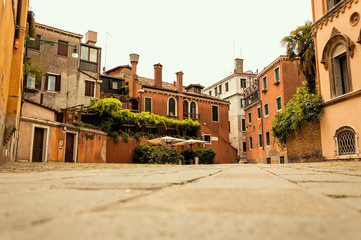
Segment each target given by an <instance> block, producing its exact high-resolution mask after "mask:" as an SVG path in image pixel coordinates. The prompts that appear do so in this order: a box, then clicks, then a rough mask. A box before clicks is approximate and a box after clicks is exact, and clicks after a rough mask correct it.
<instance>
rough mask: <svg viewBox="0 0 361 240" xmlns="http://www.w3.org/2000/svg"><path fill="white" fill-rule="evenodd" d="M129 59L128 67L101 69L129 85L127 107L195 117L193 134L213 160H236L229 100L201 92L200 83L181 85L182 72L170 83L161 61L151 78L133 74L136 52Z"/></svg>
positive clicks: (167, 114)
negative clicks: (197, 129)
mask: <svg viewBox="0 0 361 240" xmlns="http://www.w3.org/2000/svg"><path fill="white" fill-rule="evenodd" d="M130 61H131V64H132V66H131V68H130V69H129V66H120V67H116V68H113V69H111V70H108V71H106V72H105V73H106V74H107V75H109V76H116V77H120V78H122V79H124V82H125V85H127V86H128V87H129V92H128V97H129V98H130V99H131V100H132V101H131V106H128V108H130V109H132V110H134V111H139V112H143V111H145V112H152V113H154V114H158V115H161V116H166V117H169V118H175V119H179V120H183V119H185V118H192V119H193V120H198V121H199V122H200V124H201V126H200V132H199V133H197V136H200V137H201V138H202V139H203V140H205V141H207V143H206V144H205V145H206V147H208V148H212V149H214V151H215V152H216V153H217V155H216V159H215V163H236V150H235V149H234V148H233V147H232V146H231V145H230V143H229V123H228V107H229V102H227V101H223V100H220V99H218V98H215V97H212V96H208V95H205V94H202V93H201V90H202V89H203V86H201V85H198V84H192V85H189V86H188V87H184V86H183V73H182V72H177V73H176V79H177V80H176V81H174V82H173V83H167V82H164V81H163V79H162V67H163V66H162V65H161V64H155V65H154V79H150V78H145V77H140V76H138V75H137V64H138V61H139V55H137V54H131V55H130ZM129 70H131V72H130V73H129ZM102 94H103V93H102Z"/></svg>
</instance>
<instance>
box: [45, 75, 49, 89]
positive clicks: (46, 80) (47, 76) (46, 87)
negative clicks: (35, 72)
mask: <svg viewBox="0 0 361 240" xmlns="http://www.w3.org/2000/svg"><path fill="white" fill-rule="evenodd" d="M48 78H49V74H46V75H45V90H48Z"/></svg>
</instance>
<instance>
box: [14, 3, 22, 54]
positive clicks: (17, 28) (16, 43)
mask: <svg viewBox="0 0 361 240" xmlns="http://www.w3.org/2000/svg"><path fill="white" fill-rule="evenodd" d="M22 7H23V0H19V1H18V9H17V13H16V24H15V38H14V48H15V49H18V48H19V37H20V21H21V9H22Z"/></svg>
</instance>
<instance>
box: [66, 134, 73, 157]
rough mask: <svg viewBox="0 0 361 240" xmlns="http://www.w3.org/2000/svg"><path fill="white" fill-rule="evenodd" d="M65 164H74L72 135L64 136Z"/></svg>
mask: <svg viewBox="0 0 361 240" xmlns="http://www.w3.org/2000/svg"><path fill="white" fill-rule="evenodd" d="M65 162H74V134H71V133H67V134H66V146H65Z"/></svg>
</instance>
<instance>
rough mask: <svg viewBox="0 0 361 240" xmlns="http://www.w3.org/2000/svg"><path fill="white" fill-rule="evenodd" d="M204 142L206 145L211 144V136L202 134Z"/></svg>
mask: <svg viewBox="0 0 361 240" xmlns="http://www.w3.org/2000/svg"><path fill="white" fill-rule="evenodd" d="M204 141H206V142H207V143H211V135H208V134H204Z"/></svg>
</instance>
